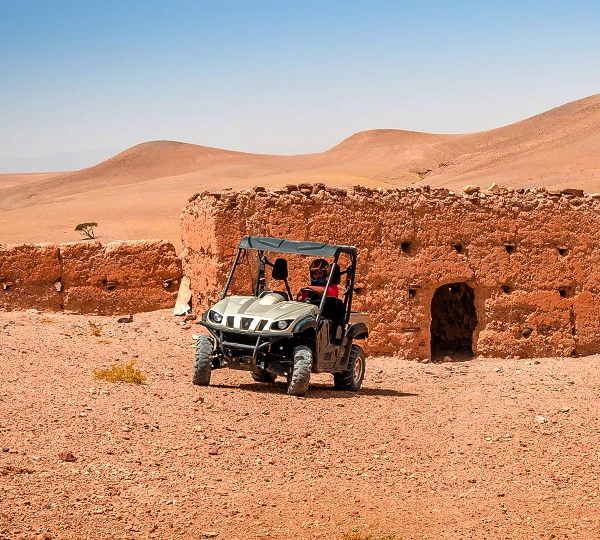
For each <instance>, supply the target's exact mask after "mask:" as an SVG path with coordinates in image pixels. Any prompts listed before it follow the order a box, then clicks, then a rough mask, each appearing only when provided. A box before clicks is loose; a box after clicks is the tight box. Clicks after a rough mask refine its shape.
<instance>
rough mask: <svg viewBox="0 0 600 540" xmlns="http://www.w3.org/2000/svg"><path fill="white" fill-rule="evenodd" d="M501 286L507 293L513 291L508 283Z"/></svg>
mask: <svg viewBox="0 0 600 540" xmlns="http://www.w3.org/2000/svg"><path fill="white" fill-rule="evenodd" d="M500 288H501V289H502V290H503V291H504V292H505V293H506V294H510V293H511V292H512V289H511V288H510V287H509V286H508V285H500Z"/></svg>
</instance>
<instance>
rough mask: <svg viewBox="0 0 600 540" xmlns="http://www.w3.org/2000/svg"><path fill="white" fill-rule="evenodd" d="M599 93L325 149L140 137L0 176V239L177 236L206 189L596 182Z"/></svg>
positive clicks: (357, 138)
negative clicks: (88, 157) (82, 232)
mask: <svg viewBox="0 0 600 540" xmlns="http://www.w3.org/2000/svg"><path fill="white" fill-rule="evenodd" d="M599 149H600V94H596V95H593V96H590V97H587V98H585V99H581V100H578V101H574V102H572V103H568V104H566V105H563V106H561V107H557V108H556V109H552V110H550V111H547V112H544V113H541V114H538V115H537V116H534V117H532V118H528V119H526V120H522V121H520V122H516V123H514V124H510V125H508V126H504V127H500V128H497V129H492V130H489V131H483V132H478V133H467V134H430V133H420V132H414V131H404V130H394V129H385V130H383V129H377V130H369V131H363V132H360V133H356V134H354V135H352V136H351V137H348V138H347V139H345V140H343V141H342V142H340V143H339V144H338V145H336V146H334V147H333V148H331V149H329V150H326V151H324V152H322V153H317V154H308V155H297V156H279V155H263V154H249V153H243V152H234V151H230V150H222V149H218V148H209V147H206V146H199V145H195V144H188V143H183V142H174V141H153V142H146V143H142V144H138V145H136V146H133V147H132V148H129V149H127V150H125V151H124V152H121V153H120V154H118V155H116V156H114V157H112V158H110V159H108V160H106V161H103V162H102V163H99V164H98V165H95V166H93V167H89V168H87V169H82V170H80V171H75V172H70V173H51V174H50V173H48V174H31V175H23V174H21V175H0V211H2V212H3V214H2V215H0V242H7V241H10V242H21V241H42V240H48V241H65V240H75V239H77V238H78V237H77V236H76V235H73V234H72V226H73V227H74V225H75V224H76V223H75V222H81V221H89V220H93V221H96V222H98V223H99V228H98V233H99V234H100V235H102V231H103V230H104V231H105V233H104V234H105V236H104V238H101V240H102V241H108V240H110V239H117V238H122V239H129V238H131V239H135V238H148V237H160V238H166V239H169V240H172V241H174V242H176V243H177V242H178V239H179V234H178V217H179V213H180V211H181V208H182V207H183V206H184V205H185V203H186V201H187V198H188V197H189V196H190V195H191V194H193V193H195V192H198V191H202V190H204V189H222V188H224V187H233V188H242V187H251V186H253V185H263V186H267V187H272V186H280V185H285V184H288V183H298V182H311V183H312V182H323V183H325V184H328V185H334V186H335V185H337V186H351V185H354V184H363V185H367V186H371V187H374V186H406V185H412V184H421V185H423V184H428V185H430V186H446V187H450V188H455V189H456V188H460V187H461V186H463V185H465V184H477V185H480V186H482V187H487V186H488V185H490V184H491V183H492V182H496V183H497V184H501V185H508V186H513V187H532V186H542V185H545V186H548V187H566V186H572V187H579V188H583V189H584V190H586V191H588V192H590V191H600V151H599Z"/></svg>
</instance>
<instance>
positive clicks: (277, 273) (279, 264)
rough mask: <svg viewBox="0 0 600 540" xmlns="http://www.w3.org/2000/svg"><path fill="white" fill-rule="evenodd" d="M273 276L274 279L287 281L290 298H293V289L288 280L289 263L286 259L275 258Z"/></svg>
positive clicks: (286, 286) (286, 285)
mask: <svg viewBox="0 0 600 540" xmlns="http://www.w3.org/2000/svg"><path fill="white" fill-rule="evenodd" d="M271 277H272V278H273V279H276V280H277V281H283V282H284V283H285V288H286V290H287V293H288V299H290V298H292V291H291V290H290V286H289V284H288V282H287V278H288V264H287V260H286V259H281V258H280V259H275V262H274V263H273V270H272V272H271Z"/></svg>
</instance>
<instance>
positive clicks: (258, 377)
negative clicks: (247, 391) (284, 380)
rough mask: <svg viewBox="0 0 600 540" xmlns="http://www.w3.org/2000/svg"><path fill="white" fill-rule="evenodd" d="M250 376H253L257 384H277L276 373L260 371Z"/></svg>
mask: <svg viewBox="0 0 600 540" xmlns="http://www.w3.org/2000/svg"><path fill="white" fill-rule="evenodd" d="M250 375H252V378H253V379H254V380H255V381H256V382H264V383H272V382H275V379H276V378H277V375H275V373H271V372H270V371H267V370H266V369H261V368H259V369H258V372H256V373H255V372H254V371H253V372H252V373H251V374H250Z"/></svg>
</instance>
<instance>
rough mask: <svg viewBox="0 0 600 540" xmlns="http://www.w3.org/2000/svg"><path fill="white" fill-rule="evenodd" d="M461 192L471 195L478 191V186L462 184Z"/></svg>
mask: <svg viewBox="0 0 600 540" xmlns="http://www.w3.org/2000/svg"><path fill="white" fill-rule="evenodd" d="M462 191H463V193H466V194H467V195H473V193H477V192H479V186H474V185H472V184H469V185H467V186H464V187H463V188H462Z"/></svg>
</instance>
